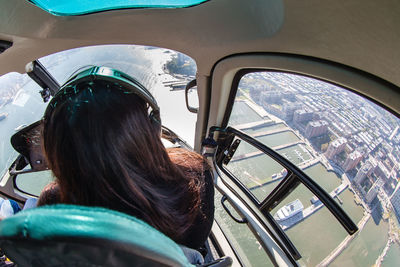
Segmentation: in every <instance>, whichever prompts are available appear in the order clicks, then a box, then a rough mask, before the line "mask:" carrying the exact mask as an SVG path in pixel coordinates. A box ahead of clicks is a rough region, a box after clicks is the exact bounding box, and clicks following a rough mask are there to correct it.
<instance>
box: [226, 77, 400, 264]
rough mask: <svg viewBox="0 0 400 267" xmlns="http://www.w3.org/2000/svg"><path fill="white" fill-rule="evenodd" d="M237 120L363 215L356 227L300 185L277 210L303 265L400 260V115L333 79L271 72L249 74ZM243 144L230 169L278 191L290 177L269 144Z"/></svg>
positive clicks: (250, 185)
mask: <svg viewBox="0 0 400 267" xmlns="http://www.w3.org/2000/svg"><path fill="white" fill-rule="evenodd" d="M228 126H231V127H233V128H235V129H238V130H241V131H243V132H244V133H246V134H248V135H250V136H251V137H252V138H254V139H256V140H258V141H259V142H261V143H263V144H264V145H266V146H268V147H270V148H272V149H274V150H275V151H276V152H278V153H279V154H280V155H282V156H283V157H285V158H286V159H287V160H289V161H290V162H291V163H293V164H294V165H296V166H297V167H298V168H299V169H301V170H302V171H303V172H304V173H306V174H307V175H308V176H309V177H311V178H312V179H313V180H314V181H315V182H316V183H318V184H319V185H320V186H321V187H322V188H323V189H324V190H325V191H326V192H327V193H329V194H330V196H331V197H332V198H333V199H334V200H335V201H337V203H338V204H339V205H340V207H341V208H342V209H343V210H344V211H345V212H346V213H347V214H348V215H349V217H350V218H351V219H352V220H353V221H354V223H355V224H357V226H358V229H359V231H358V232H357V233H356V234H355V235H347V234H346V233H345V231H343V229H341V228H340V227H339V224H338V223H337V222H336V221H335V219H334V218H333V217H332V216H330V214H329V212H328V210H327V208H326V207H324V205H323V204H321V202H320V201H319V199H318V198H317V197H316V196H314V195H313V194H311V193H310V191H309V190H308V189H307V188H306V187H304V186H299V187H297V188H296V189H295V190H294V191H293V192H290V193H289V194H288V195H287V196H285V198H284V199H283V201H282V202H281V204H280V205H279V206H277V207H276V208H274V209H273V210H271V211H270V214H271V216H273V218H274V219H275V220H276V222H277V223H278V225H279V226H280V227H281V228H282V229H283V230H284V231H285V233H286V235H287V236H288V237H289V239H290V240H291V241H292V243H293V244H294V245H295V247H296V248H297V249H298V250H299V252H300V254H301V257H302V258H301V260H302V263H303V264H305V265H307V266H316V265H318V266H319V265H320V266H326V265H330V266H372V265H384V266H385V265H387V264H388V265H390V263H391V262H398V261H399V260H400V257H399V254H398V253H397V254H396V252H398V251H399V248H400V247H399V245H398V244H399V243H398V242H399V237H398V236H399V231H400V227H399V222H400V183H399V180H400V179H399V177H400V172H399V169H400V131H399V129H400V120H399V118H397V117H396V116H394V115H393V114H391V113H389V112H388V111H386V110H385V109H383V108H382V107H381V106H378V105H376V104H375V103H373V102H371V101H369V100H368V99H366V98H363V97H361V96H359V95H356V94H354V93H352V92H350V91H348V90H345V89H344V88H341V87H339V86H335V85H333V84H331V83H328V82H324V81H320V80H317V79H313V78H309V77H305V76H301V75H296V74H291V73H280V72H272V71H271V72H268V71H262V72H250V73H247V74H245V75H244V76H242V77H241V79H240V82H239V84H238V88H237V92H236V97H235V99H234V104H233V108H232V111H231V114H230V119H229V121H228ZM242 143H243V142H242ZM235 151H236V152H235V154H234V155H233V156H232V160H231V161H230V162H229V163H226V164H225V165H226V168H227V169H228V170H229V172H230V173H231V174H233V177H234V179H236V180H237V181H238V182H239V183H240V184H242V187H243V190H244V191H246V190H247V191H248V192H250V194H251V195H253V196H254V197H255V200H258V201H261V200H262V199H266V198H268V196H269V195H270V194H272V193H273V192H275V191H274V190H275V188H276V187H277V185H278V184H279V183H280V182H281V181H282V180H284V179H286V176H285V175H282V174H281V173H282V168H281V167H279V166H277V164H275V165H274V164H269V163H267V162H266V161H265V160H264V161H263V157H265V155H263V154H262V153H260V151H258V150H255V149H254V148H252V147H250V146H244V145H241V146H239V148H237V149H236V148H235ZM255 166H256V167H255ZM271 192H272V193H271Z"/></svg>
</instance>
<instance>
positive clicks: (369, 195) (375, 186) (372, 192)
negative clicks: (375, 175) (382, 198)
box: [365, 179, 381, 203]
mask: <svg viewBox="0 0 400 267" xmlns="http://www.w3.org/2000/svg"><path fill="white" fill-rule="evenodd" d="M380 184H381V183H380V182H379V179H378V180H377V181H376V182H375V183H374V184H373V185H372V186H371V188H370V189H369V190H368V193H367V195H366V196H365V200H366V201H367V203H371V202H372V201H373V200H374V199H375V198H376V196H377V195H378V192H379V185H380Z"/></svg>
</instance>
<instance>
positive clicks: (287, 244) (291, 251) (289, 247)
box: [214, 138, 301, 260]
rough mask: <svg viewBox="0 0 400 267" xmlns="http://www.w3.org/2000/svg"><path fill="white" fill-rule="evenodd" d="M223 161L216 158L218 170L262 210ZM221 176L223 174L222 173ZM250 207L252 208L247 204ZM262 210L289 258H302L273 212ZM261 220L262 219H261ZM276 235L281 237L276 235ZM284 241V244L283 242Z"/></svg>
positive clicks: (272, 233)
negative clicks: (224, 165) (272, 214)
mask: <svg viewBox="0 0 400 267" xmlns="http://www.w3.org/2000/svg"><path fill="white" fill-rule="evenodd" d="M231 140H233V138H231ZM222 161H223V158H221V160H220V162H217V161H216V159H215V158H214V165H216V166H217V167H219V168H217V172H218V171H219V170H221V171H222V172H223V173H224V174H225V175H226V176H228V177H229V178H230V179H231V180H232V181H233V182H234V183H235V184H237V185H238V186H239V187H240V188H242V190H243V192H244V193H245V194H246V196H247V197H249V198H250V199H251V200H252V201H253V202H254V203H256V204H257V203H258V205H257V206H258V207H259V208H260V210H261V205H260V204H259V202H258V200H257V199H256V197H255V196H254V195H253V194H252V193H251V192H250V191H249V190H248V188H247V187H246V186H245V185H243V184H242V183H241V181H239V180H238V179H236V177H234V175H233V174H231V173H230V171H229V170H227V169H225V168H224V167H223V166H222ZM220 176H221V175H220ZM222 182H223V183H224V184H225V185H226V186H227V187H228V188H229V189H230V190H231V191H232V192H233V193H234V194H235V195H236V196H237V197H239V198H240V196H239V195H238V194H236V192H235V190H234V189H233V188H232V187H231V186H230V185H229V184H228V183H226V182H225V181H224V179H222ZM244 204H245V205H247V204H246V203H244ZM247 207H248V208H250V207H249V206H248V205H247ZM261 212H262V213H263V214H264V216H265V217H266V218H267V220H268V222H269V224H270V226H271V227H272V228H273V230H274V231H275V232H272V230H271V229H270V228H269V226H267V225H266V224H264V223H263V222H262V223H263V224H264V227H265V228H266V229H267V231H268V232H269V233H270V234H271V235H272V236H273V237H274V239H275V241H276V242H277V243H278V244H279V246H280V247H282V248H283V249H284V251H285V253H286V255H288V256H290V257H289V258H290V259H291V260H292V257H293V259H295V260H299V259H300V258H301V254H300V252H299V251H298V250H297V249H296V247H295V246H294V245H293V243H292V241H290V239H289V238H288V236H287V235H286V234H285V232H284V231H283V230H282V228H281V227H280V226H279V225H278V224H277V222H276V221H275V220H274V219H273V218H272V216H271V214H269V212H268V211H262V210H261ZM255 216H256V217H258V216H257V215H255ZM259 220H261V219H259ZM276 235H277V236H278V237H279V238H278V237H276ZM282 243H283V244H282Z"/></svg>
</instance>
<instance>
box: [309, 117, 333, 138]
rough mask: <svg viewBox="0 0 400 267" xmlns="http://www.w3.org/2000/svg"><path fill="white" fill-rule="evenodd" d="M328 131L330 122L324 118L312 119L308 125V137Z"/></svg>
mask: <svg viewBox="0 0 400 267" xmlns="http://www.w3.org/2000/svg"><path fill="white" fill-rule="evenodd" d="M327 132H328V122H327V121H324V120H318V121H310V122H309V123H308V124H307V127H306V133H305V136H306V137H307V138H311V137H315V136H320V135H323V134H325V133H327Z"/></svg>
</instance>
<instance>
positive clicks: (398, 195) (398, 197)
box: [390, 183, 400, 218]
mask: <svg viewBox="0 0 400 267" xmlns="http://www.w3.org/2000/svg"><path fill="white" fill-rule="evenodd" d="M390 202H391V203H392V206H393V208H394V210H395V212H396V214H397V217H398V218H399V217H400V183H398V184H397V186H396V189H395V190H394V192H393V194H392V195H391V196H390Z"/></svg>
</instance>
